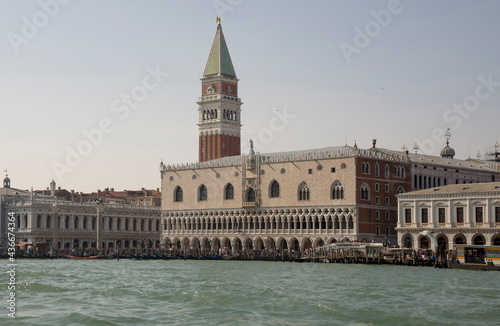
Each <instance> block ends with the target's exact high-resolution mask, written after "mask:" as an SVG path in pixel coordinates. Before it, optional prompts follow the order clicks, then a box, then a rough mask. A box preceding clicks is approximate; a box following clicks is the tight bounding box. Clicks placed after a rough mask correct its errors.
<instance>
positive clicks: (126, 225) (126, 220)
mask: <svg viewBox="0 0 500 326" xmlns="http://www.w3.org/2000/svg"><path fill="white" fill-rule="evenodd" d="M128 225H129V222H128V218H127V219H125V230H127V231H128Z"/></svg>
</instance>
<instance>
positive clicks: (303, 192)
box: [298, 182, 311, 200]
mask: <svg viewBox="0 0 500 326" xmlns="http://www.w3.org/2000/svg"><path fill="white" fill-rule="evenodd" d="M298 197H299V200H309V199H310V198H311V191H310V190H309V186H308V185H307V183H305V182H304V183H302V184H301V185H300V186H299V195H298Z"/></svg>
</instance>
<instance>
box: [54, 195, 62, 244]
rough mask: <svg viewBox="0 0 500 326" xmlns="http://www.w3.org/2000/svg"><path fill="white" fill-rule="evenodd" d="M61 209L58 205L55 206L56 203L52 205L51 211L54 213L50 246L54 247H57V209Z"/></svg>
mask: <svg viewBox="0 0 500 326" xmlns="http://www.w3.org/2000/svg"><path fill="white" fill-rule="evenodd" d="M60 210H61V207H60V206H57V203H54V205H52V212H53V215H54V233H53V236H52V247H53V248H54V249H59V248H58V247H57V244H58V242H59V211H60Z"/></svg>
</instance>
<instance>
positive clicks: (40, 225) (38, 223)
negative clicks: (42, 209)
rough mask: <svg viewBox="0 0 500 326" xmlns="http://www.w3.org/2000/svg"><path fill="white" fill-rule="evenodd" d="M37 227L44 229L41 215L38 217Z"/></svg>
mask: <svg viewBox="0 0 500 326" xmlns="http://www.w3.org/2000/svg"><path fill="white" fill-rule="evenodd" d="M36 227H37V228H41V227H42V217H41V216H40V215H38V216H37V217H36Z"/></svg>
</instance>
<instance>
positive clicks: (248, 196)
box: [247, 188, 255, 203]
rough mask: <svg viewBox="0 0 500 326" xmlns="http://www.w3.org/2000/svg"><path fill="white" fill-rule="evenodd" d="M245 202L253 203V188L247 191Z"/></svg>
mask: <svg viewBox="0 0 500 326" xmlns="http://www.w3.org/2000/svg"><path fill="white" fill-rule="evenodd" d="M247 202H249V203H253V202H255V190H253V188H250V189H248V192H247Z"/></svg>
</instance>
